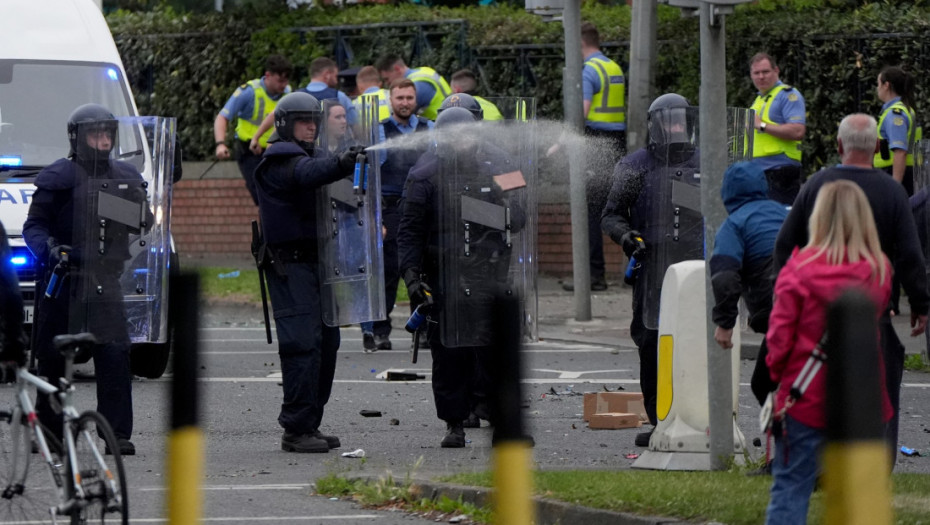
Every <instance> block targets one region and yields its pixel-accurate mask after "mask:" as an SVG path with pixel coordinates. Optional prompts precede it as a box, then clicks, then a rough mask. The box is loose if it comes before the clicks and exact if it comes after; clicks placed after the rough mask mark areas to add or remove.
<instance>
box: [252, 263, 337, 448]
mask: <svg viewBox="0 0 930 525" xmlns="http://www.w3.org/2000/svg"><path fill="white" fill-rule="evenodd" d="M284 266H285V268H286V271H287V278H282V277H280V276H278V275H277V274H276V273H275V272H274V271H271V272H268V273H266V276H267V278H268V295H269V297H270V298H271V306H272V308H273V309H274V320H275V331H276V333H277V336H278V355H279V356H280V358H281V372H282V375H283V383H284V400H283V401H282V403H281V412H280V414H279V415H278V423H279V424H280V425H281V427H282V428H284V430H285V431H287V432H289V433H292V434H307V433H310V432H313V431H315V430H318V429H319V428H320V423H321V422H322V420H323V408H324V407H325V406H326V403H327V402H328V401H329V396H330V394H331V393H332V389H333V378H334V377H335V375H336V353H337V351H338V350H339V342H340V341H339V328H337V327H330V326H326V325H324V324H323V317H322V305H321V302H320V281H319V276H318V274H317V264H316V263H286V264H285V265H284Z"/></svg>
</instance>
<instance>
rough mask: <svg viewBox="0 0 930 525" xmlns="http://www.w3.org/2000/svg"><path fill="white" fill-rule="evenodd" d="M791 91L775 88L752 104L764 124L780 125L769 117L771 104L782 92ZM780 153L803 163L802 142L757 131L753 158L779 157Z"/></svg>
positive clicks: (754, 135)
mask: <svg viewBox="0 0 930 525" xmlns="http://www.w3.org/2000/svg"><path fill="white" fill-rule="evenodd" d="M791 89H793V88H792V87H791V86H788V85H785V84H780V85H778V86H775V87H773V88H772V89H771V91H769V92H768V94H766V95H764V96H763V95H758V96H757V97H756V101H755V102H753V103H752V109H753V110H755V112H756V114H757V115H759V118H761V119H762V122H765V123H766V124H778V122H775V121H773V120H772V119H771V117H769V111H771V109H772V104H771V102H772V101H773V100H775V97H776V96H777V95H778V94H779V93H781V92H782V91H785V90H791ZM780 153H784V154H785V155H787V156H788V158H789V159H791V160H795V161H798V162H801V141H800V140H785V139H780V138H778V137H773V136H772V135H769V134H768V133H763V132H761V131H759V130H758V129H757V130H755V132H754V133H753V137H752V156H753V158H758V157H771V156H772V155H778V154H780Z"/></svg>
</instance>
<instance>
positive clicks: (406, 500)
mask: <svg viewBox="0 0 930 525" xmlns="http://www.w3.org/2000/svg"><path fill="white" fill-rule="evenodd" d="M417 466H418V465H417ZM316 492H317V493H318V494H321V495H324V496H329V497H337V498H342V499H350V500H352V501H354V502H356V503H358V504H360V505H362V506H364V507H368V508H376V509H380V510H401V511H404V512H408V513H411V514H418V515H421V516H422V517H425V518H428V519H431V520H435V521H437V522H438V521H443V522H447V521H449V519H450V518H452V517H454V516H462V515H464V516H467V517H468V519H467V520H460V521H458V522H457V523H462V524H471V523H475V524H480V523H490V522H491V511H490V509H485V508H481V507H476V506H475V505H472V504H470V503H464V502H462V501H461V500H452V499H450V498H448V497H445V496H443V497H441V498H440V499H438V500H432V499H429V498H424V497H422V496H421V495H420V494H419V493H418V492H417V491H416V490H415V489H414V488H413V483H412V481H411V478H410V476H409V475H408V476H407V477H405V478H404V480H403V481H400V482H398V481H395V479H394V478H393V476H391V475H390V474H388V475H386V476H382V477H381V478H379V479H378V480H376V481H366V480H359V479H349V478H346V477H344V476H342V475H339V474H329V475H327V476H324V477H322V478H320V479H318V480H317V481H316Z"/></svg>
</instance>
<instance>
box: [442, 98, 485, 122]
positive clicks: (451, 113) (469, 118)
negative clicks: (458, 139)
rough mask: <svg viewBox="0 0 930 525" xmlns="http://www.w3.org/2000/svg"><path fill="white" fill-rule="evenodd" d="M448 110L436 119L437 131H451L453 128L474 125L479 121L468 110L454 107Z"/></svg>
mask: <svg viewBox="0 0 930 525" xmlns="http://www.w3.org/2000/svg"><path fill="white" fill-rule="evenodd" d="M447 100H448V99H447ZM447 109H448V111H443V112H442V113H440V114H439V116H438V117H436V128H437V129H449V128H451V127H452V126H459V125H461V124H469V123H474V122H476V121H477V120H478V119H477V118H476V117H475V114H474V113H472V112H471V111H470V110H468V109H466V108H462V107H458V106H452V107H449V108H447Z"/></svg>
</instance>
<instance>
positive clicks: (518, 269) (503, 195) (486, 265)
mask: <svg viewBox="0 0 930 525" xmlns="http://www.w3.org/2000/svg"><path fill="white" fill-rule="evenodd" d="M530 105H531V104H530ZM523 126H524V124H521V123H516V122H512V123H510V125H508V123H506V122H503V123H502V122H495V123H482V122H476V123H474V124H464V125H459V126H455V127H452V128H451V129H444V130H442V131H441V132H439V133H438V136H437V156H438V158H439V162H438V165H439V173H438V174H437V178H436V181H437V183H436V185H437V190H438V191H439V193H440V196H439V199H438V200H439V207H438V216H439V223H440V224H439V230H440V235H439V246H438V248H439V273H440V275H439V308H440V309H439V334H440V339H441V341H442V343H443V344H444V345H445V346H447V347H466V346H484V345H489V344H491V343H492V339H491V336H492V333H491V324H492V319H491V312H492V306H493V301H494V298H495V296H496V295H497V294H499V293H502V294H508V295H513V294H517V295H518V296H519V297H521V301H522V302H523V304H524V308H523V309H524V326H523V327H521V328H520V329H521V330H523V331H524V334H525V338H526V339H530V338H534V337H535V336H536V326H535V325H536V322H535V321H536V320H535V308H536V304H535V303H536V297H535V287H536V282H535V264H536V261H535V231H536V228H535V226H536V225H535V220H536V219H535V205H534V204H535V202H534V201H533V199H534V198H535V194H534V193H533V192H532V189H531V185H532V184H531V183H534V182H535V181H534V177H535V170H534V168H533V166H534V163H533V162H532V160H531V159H529V158H528V159H522V158H520V157H519V156H518V155H519V154H526V155H529V154H530V153H529V151H532V150H533V148H534V146H533V145H532V142H527V143H526V144H523V142H524V141H531V140H532V139H533V131H532V127H531V126H529V125H526V127H525V128H524V127H523ZM507 128H510V129H509V131H507ZM496 130H502V132H501V133H499V134H496ZM508 137H509V138H508ZM524 167H528V168H530V169H529V170H528V173H529V175H528V174H527V173H524V172H523V168H524ZM527 177H529V179H527ZM527 297H529V303H530V304H529V305H527V301H526V299H527ZM514 328H515V329H516V328H517V327H514Z"/></svg>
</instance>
